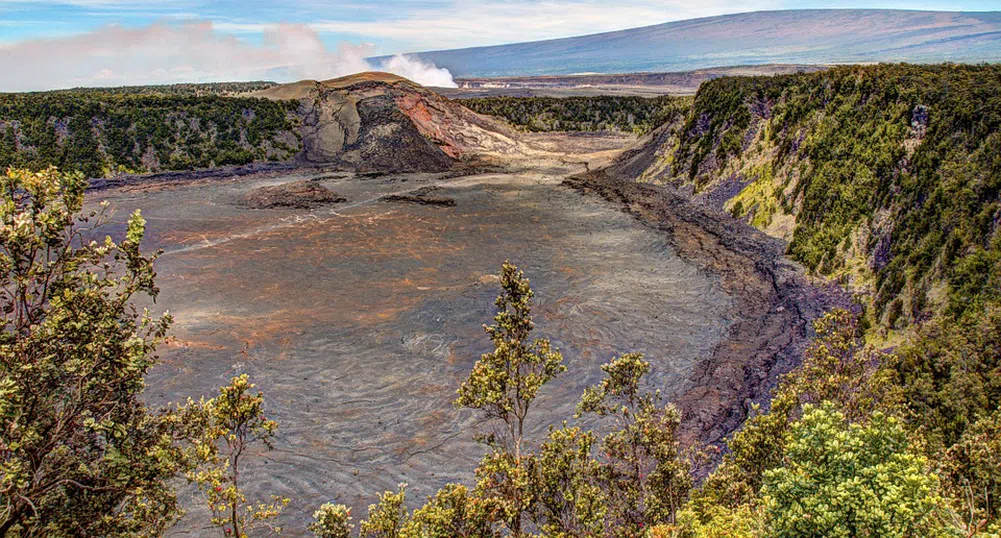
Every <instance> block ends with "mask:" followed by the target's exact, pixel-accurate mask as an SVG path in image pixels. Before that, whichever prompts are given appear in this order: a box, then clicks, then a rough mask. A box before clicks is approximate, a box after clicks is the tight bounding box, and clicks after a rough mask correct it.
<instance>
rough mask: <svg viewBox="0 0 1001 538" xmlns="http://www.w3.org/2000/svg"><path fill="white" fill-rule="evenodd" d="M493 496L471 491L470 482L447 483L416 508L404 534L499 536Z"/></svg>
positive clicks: (416, 537)
mask: <svg viewBox="0 0 1001 538" xmlns="http://www.w3.org/2000/svg"><path fill="white" fill-rule="evenodd" d="M493 504H495V503H491V502H490V501H489V500H484V499H479V498H477V497H475V496H472V495H470V494H469V490H468V489H466V486H463V485H461V484H447V485H446V486H445V487H443V488H441V489H440V490H439V491H438V492H437V493H435V495H434V497H431V498H429V499H428V502H427V503H426V504H425V505H424V506H422V507H421V508H418V509H417V510H414V514H413V516H412V517H411V518H410V521H408V522H407V523H406V525H405V526H404V527H403V531H402V532H401V533H400V536H401V537H402V538H499V533H497V531H495V530H494V529H493V524H492V522H493V521H494V519H495V516H494V515H493V514H492V513H491V511H492V509H493V508H492V505H493Z"/></svg>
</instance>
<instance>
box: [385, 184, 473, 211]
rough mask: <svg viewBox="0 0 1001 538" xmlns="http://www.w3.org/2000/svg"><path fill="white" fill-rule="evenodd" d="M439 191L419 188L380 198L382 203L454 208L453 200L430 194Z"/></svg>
mask: <svg viewBox="0 0 1001 538" xmlns="http://www.w3.org/2000/svg"><path fill="white" fill-rule="evenodd" d="M438 190H440V187H436V186H433V185H432V186H429V187H421V188H419V189H417V190H415V191H410V192H407V193H400V194H389V195H386V196H383V197H382V198H380V200H382V201H383V202H403V203H410V204H421V205H431V206H441V207H455V198H448V197H445V196H433V195H432V193H434V192H436V191H438Z"/></svg>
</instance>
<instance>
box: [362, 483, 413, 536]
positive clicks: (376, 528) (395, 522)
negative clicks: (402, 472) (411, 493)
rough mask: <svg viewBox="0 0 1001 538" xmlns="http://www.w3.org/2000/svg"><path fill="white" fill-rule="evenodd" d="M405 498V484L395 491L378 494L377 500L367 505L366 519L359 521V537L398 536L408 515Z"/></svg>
mask: <svg viewBox="0 0 1001 538" xmlns="http://www.w3.org/2000/svg"><path fill="white" fill-rule="evenodd" d="M406 500H407V485H406V484H400V491H399V492H397V493H393V492H392V491H387V492H384V493H382V494H381V495H379V502H378V503H376V504H372V505H369V507H368V519H366V520H363V521H362V522H361V534H360V536H361V538H398V537H399V536H400V531H401V530H402V529H403V526H404V525H405V524H406V523H407V519H408V517H409V513H408V512H407V506H406V504H404V502H405V501H406Z"/></svg>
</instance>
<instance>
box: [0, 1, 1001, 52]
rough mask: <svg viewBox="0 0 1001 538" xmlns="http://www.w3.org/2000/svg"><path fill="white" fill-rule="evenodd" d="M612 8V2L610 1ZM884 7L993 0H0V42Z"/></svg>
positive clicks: (550, 31) (420, 39)
mask: <svg viewBox="0 0 1001 538" xmlns="http://www.w3.org/2000/svg"><path fill="white" fill-rule="evenodd" d="M610 6H614V7H611V8H610ZM849 7H853V8H854V7H884V8H905V9H934V10H972V11H985V10H992V9H993V10H997V9H999V7H1001V6H999V2H998V0H955V1H935V0H916V1H906V0H890V1H878V0H877V1H862V0H852V1H837V2H831V1H819V0H740V1H727V0H701V1H692V0H654V1H647V0H625V1H614V0H546V1H533V0H513V1H500V2H499V1H489V2H488V1H483V0H383V1H363V0H351V1H322V0H305V1H295V2H288V1H278V0H244V1H240V0H225V1H211V2H209V1H202V0H175V1H167V2H164V1H162V0H66V1H55V2H53V1H38V0H0V44H8V45H9V44H12V43H17V42H19V41H23V40H27V39H45V38H57V37H65V36H69V35H74V34H81V33H85V32H90V31H94V30H97V29H100V28H101V27H103V26H106V25H122V26H125V27H130V28H133V27H135V28H138V27H143V26H147V25H150V24H153V23H156V22H164V21H169V22H175V23H176V22H183V21H192V20H198V21H211V23H212V24H213V29H214V31H216V32H218V33H222V34H229V35H234V36H237V37H239V38H240V39H243V40H247V41H249V42H254V41H259V40H261V39H262V36H263V34H264V32H265V31H266V29H267V27H269V26H273V25H275V24H277V23H282V22H285V23H301V24H307V25H309V26H310V27H311V28H312V29H313V30H315V31H316V32H317V34H318V35H319V36H320V38H321V39H322V40H323V41H324V42H325V43H326V44H327V45H328V46H331V47H334V46H336V45H337V44H339V43H344V42H348V43H356V44H358V43H370V44H372V45H373V47H372V49H371V50H372V51H374V53H378V54H388V53H395V52H406V51H419V50H429V49H438V48H453V47H462V46H474V45H493V44H499V43H510V42H515V41H525V40H532V39H544V38H549V37H564V36H570V35H579V34H585V33H592V32H599V31H605V30H614V29H620V28H629V27H634V26H643V25H648V24H656V23H660V22H667V21H671V20H680V19H686V18H692V17H699V16H711V15H719V14H723V13H736V12H742V11H754V10H760V9H794V8H849Z"/></svg>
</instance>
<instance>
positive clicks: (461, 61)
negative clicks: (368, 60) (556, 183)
mask: <svg viewBox="0 0 1001 538" xmlns="http://www.w3.org/2000/svg"><path fill="white" fill-rule="evenodd" d="M413 56H416V57H417V58H420V59H421V60H424V61H428V62H433V63H434V64H435V65H437V66H439V67H444V68H447V69H449V70H450V71H451V72H452V74H453V75H455V76H457V77H501V76H528V75H569V74H575V73H630V72H653V71H684V70H691V69H702V68H708V67H713V66H718V65H720V64H724V65H760V64H769V63H796V64H835V63H870V62H912V63H935V62H946V61H951V62H983V61H1001V11H991V12H950V11H908V10H892V9H808V10H786V11H758V12H753V13H738V14H733V15H722V16H717V17H706V18H700V19H690V20H683V21H676V22H669V23H666V24H658V25H655V26H646V27H642V28H631V29H627V30H619V31H615V32H606V33H601V34H592V35H585V36H579V37H569V38H564V39H552V40H547V41H534V42H528V43H515V44H510V45H497V46H488V47H475V48H466V49H454V50H443V51H433V52H421V53H415V54H413ZM382 60H384V58H374V59H373V61H375V62H379V61H382Z"/></svg>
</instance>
